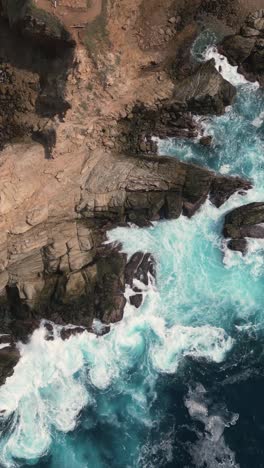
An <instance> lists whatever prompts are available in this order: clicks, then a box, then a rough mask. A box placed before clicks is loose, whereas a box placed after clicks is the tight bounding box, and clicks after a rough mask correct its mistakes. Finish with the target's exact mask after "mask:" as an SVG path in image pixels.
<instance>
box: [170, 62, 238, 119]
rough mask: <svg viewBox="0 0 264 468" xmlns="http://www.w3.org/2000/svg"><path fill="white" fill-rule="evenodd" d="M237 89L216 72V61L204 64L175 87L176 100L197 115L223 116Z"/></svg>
mask: <svg viewBox="0 0 264 468" xmlns="http://www.w3.org/2000/svg"><path fill="white" fill-rule="evenodd" d="M235 94H236V89H235V87H234V86H233V85H231V83H229V82H228V81H226V80H225V79H224V78H223V77H222V75H221V74H220V73H219V72H218V71H217V70H216V68H215V64H214V59H212V60H209V61H208V62H205V63H202V64H201V65H200V66H199V67H198V68H197V70H196V71H195V73H194V74H193V75H191V76H189V77H187V78H186V79H185V80H183V81H181V82H178V83H177V85H176V86H175V92H174V99H175V101H176V102H179V103H182V104H185V103H186V105H187V110H188V111H190V112H194V113H197V114H201V115H204V114H207V115H208V114H222V113H223V112H224V111H225V107H226V106H229V105H230V104H231V103H232V101H233V99H234V96H235Z"/></svg>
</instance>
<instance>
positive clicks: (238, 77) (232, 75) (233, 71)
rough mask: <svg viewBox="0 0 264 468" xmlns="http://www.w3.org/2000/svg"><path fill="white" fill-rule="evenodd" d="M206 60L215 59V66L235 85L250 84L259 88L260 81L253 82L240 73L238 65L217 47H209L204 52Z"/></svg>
mask: <svg viewBox="0 0 264 468" xmlns="http://www.w3.org/2000/svg"><path fill="white" fill-rule="evenodd" d="M204 59H205V60H211V59H214V61H215V68H216V69H217V70H218V71H219V72H220V73H221V75H222V76H223V78H224V79H225V80H227V81H229V83H231V84H232V85H234V86H241V85H245V84H246V85H250V86H251V87H252V88H254V89H257V88H259V84H258V82H255V83H251V82H249V81H248V80H246V78H245V77H244V76H243V75H242V74H241V73H238V67H234V66H232V65H230V63H229V62H228V60H227V58H226V57H225V56H224V55H221V54H220V53H219V52H218V50H217V48H216V47H214V46H213V47H208V49H206V51H205V54H204Z"/></svg>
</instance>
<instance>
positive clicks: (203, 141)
mask: <svg viewBox="0 0 264 468" xmlns="http://www.w3.org/2000/svg"><path fill="white" fill-rule="evenodd" d="M212 141H213V137H212V136H211V135H206V136H203V137H202V138H200V140H199V143H200V144H201V145H202V146H211V144H212Z"/></svg>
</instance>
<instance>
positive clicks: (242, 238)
mask: <svg viewBox="0 0 264 468" xmlns="http://www.w3.org/2000/svg"><path fill="white" fill-rule="evenodd" d="M224 236H225V237H226V238H231V240H230V242H229V243H228V247H229V248H230V249H231V250H239V251H241V252H242V253H243V254H244V253H246V250H247V241H246V237H252V238H255V239H264V203H262V202H255V203H249V204H248V205H243V206H240V207H239V208H236V209H234V210H233V211H231V212H230V213H228V214H227V215H226V217H225V223H224Z"/></svg>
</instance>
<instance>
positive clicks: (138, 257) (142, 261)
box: [125, 252, 156, 308]
mask: <svg viewBox="0 0 264 468" xmlns="http://www.w3.org/2000/svg"><path fill="white" fill-rule="evenodd" d="M155 265H156V262H155V260H154V258H153V257H152V255H151V254H149V253H143V252H137V253H135V254H134V255H132V257H131V258H130V260H129V262H128V263H127V265H126V269H125V282H126V284H127V285H128V286H130V288H131V289H132V291H133V292H134V294H133V295H131V296H130V297H129V301H130V304H132V305H133V306H135V307H137V308H138V307H140V305H141V303H142V300H143V295H142V290H141V289H140V287H139V286H137V285H134V279H136V280H138V281H139V282H140V283H143V284H144V285H146V286H147V285H148V284H149V279H150V281H152V280H153V279H154V278H155V276H156V271H155Z"/></svg>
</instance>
